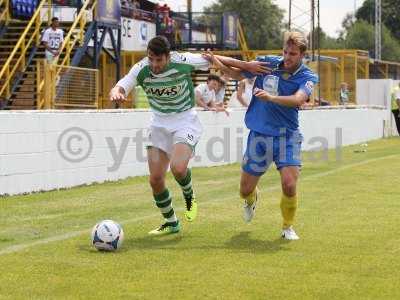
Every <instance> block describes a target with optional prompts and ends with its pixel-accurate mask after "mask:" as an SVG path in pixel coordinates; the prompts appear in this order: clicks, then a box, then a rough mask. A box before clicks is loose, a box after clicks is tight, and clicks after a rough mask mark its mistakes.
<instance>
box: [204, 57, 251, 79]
mask: <svg viewBox="0 0 400 300" xmlns="http://www.w3.org/2000/svg"><path fill="white" fill-rule="evenodd" d="M203 57H204V58H205V59H207V60H208V61H209V62H211V63H212V64H213V65H214V67H215V68H217V69H219V70H221V71H222V72H223V73H224V74H226V75H228V76H229V77H231V78H233V79H236V80H242V79H244V76H243V75H242V70H240V69H237V68H233V67H229V66H226V65H224V64H223V63H222V62H221V61H220V60H219V59H218V58H217V57H216V56H215V55H214V54H213V53H212V52H210V51H208V52H207V53H204V54H203Z"/></svg>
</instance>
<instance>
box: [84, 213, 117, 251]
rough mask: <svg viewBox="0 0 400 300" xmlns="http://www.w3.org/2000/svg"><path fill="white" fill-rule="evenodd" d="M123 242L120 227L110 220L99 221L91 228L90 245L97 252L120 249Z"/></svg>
mask: <svg viewBox="0 0 400 300" xmlns="http://www.w3.org/2000/svg"><path fill="white" fill-rule="evenodd" d="M123 240H124V231H123V230H122V227H121V226H120V225H119V224H118V223H116V222H114V221H112V220H104V221H101V222H100V223H97V224H96V225H95V226H94V227H93V230H92V244H93V246H94V247H95V248H96V249H97V250H101V251H115V250H117V249H119V248H120V247H121V245H122V241H123Z"/></svg>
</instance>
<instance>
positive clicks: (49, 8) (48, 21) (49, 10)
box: [39, 0, 52, 26]
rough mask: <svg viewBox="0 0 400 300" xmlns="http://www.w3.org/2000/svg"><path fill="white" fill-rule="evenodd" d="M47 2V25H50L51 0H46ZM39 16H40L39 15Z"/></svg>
mask: <svg viewBox="0 0 400 300" xmlns="http://www.w3.org/2000/svg"><path fill="white" fill-rule="evenodd" d="M47 2H48V5H49V7H48V8H47V25H49V26H50V24H51V16H52V11H51V8H52V5H51V0H48V1H47ZM39 18H40V16H39Z"/></svg>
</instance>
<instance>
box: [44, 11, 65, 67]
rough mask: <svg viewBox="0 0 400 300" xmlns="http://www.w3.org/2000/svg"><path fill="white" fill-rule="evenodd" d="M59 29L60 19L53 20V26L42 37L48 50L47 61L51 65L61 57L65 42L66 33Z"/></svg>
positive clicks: (46, 53) (46, 52)
mask: <svg viewBox="0 0 400 300" xmlns="http://www.w3.org/2000/svg"><path fill="white" fill-rule="evenodd" d="M58 27H59V22H58V18H56V17H54V18H52V19H51V26H50V27H49V28H47V29H46V30H45V31H44V33H43V37H42V42H43V44H44V46H45V48H46V51H45V55H46V59H47V62H48V63H50V64H51V63H53V62H54V61H55V59H56V57H57V56H59V55H60V50H61V46H62V44H63V41H64V32H63V31H62V29H60V28H58Z"/></svg>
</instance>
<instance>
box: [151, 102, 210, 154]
mask: <svg viewBox="0 0 400 300" xmlns="http://www.w3.org/2000/svg"><path fill="white" fill-rule="evenodd" d="M202 133H203V126H202V125H201V123H200V120H199V118H198V116H197V112H196V111H195V110H194V109H191V110H187V111H184V112H181V113H177V114H173V115H160V114H157V113H154V114H153V117H152V120H151V125H150V128H149V142H148V144H147V147H154V148H158V149H161V150H163V151H164V152H166V153H167V154H171V153H172V147H173V146H174V145H175V144H179V143H183V144H187V145H189V146H190V147H191V148H192V149H193V153H194V150H195V147H196V145H197V143H198V142H199V140H200V137H201V134H202Z"/></svg>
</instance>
